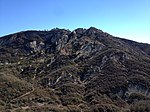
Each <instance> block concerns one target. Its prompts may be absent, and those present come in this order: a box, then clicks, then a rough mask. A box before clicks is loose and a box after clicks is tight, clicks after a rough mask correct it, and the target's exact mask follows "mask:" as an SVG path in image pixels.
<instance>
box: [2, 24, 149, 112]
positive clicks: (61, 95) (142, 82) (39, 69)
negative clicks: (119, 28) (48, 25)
mask: <svg viewBox="0 0 150 112" xmlns="http://www.w3.org/2000/svg"><path fill="white" fill-rule="evenodd" d="M149 104H150V45H149V44H143V43H137V42H134V41H131V40H126V39H121V38H118V37H114V36H112V35H110V34H108V33H106V32H103V31H102V30H99V29H96V28H94V27H91V28H89V29H83V28H78V29H76V30H74V31H72V32H71V31H69V30H65V29H58V28H56V29H52V30H50V31H24V32H19V33H15V34H11V35H7V36H4V37H1V38H0V110H1V111H4V112H5V111H16V112H24V111H27V112H32V111H35V112H41V111H45V112H46V111H52V112H130V111H131V112H139V111H143V112H144V111H145V112H149V111H150V105H149Z"/></svg>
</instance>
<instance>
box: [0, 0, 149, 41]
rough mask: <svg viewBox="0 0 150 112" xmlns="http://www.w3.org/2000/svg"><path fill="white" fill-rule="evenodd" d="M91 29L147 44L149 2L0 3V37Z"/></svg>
mask: <svg viewBox="0 0 150 112" xmlns="http://www.w3.org/2000/svg"><path fill="white" fill-rule="evenodd" d="M90 26H94V27H97V28H99V29H102V30H103V31H105V32H108V33H110V34H112V35H114V36H119V37H122V38H128V39H131V40H135V41H139V42H146V43H150V0H0V36H3V35H6V34H11V33H14V32H18V31H22V30H23V31H24V30H31V29H32V30H44V29H51V28H55V27H59V28H66V29H70V30H74V29H76V28H78V27H83V28H89V27H90Z"/></svg>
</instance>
